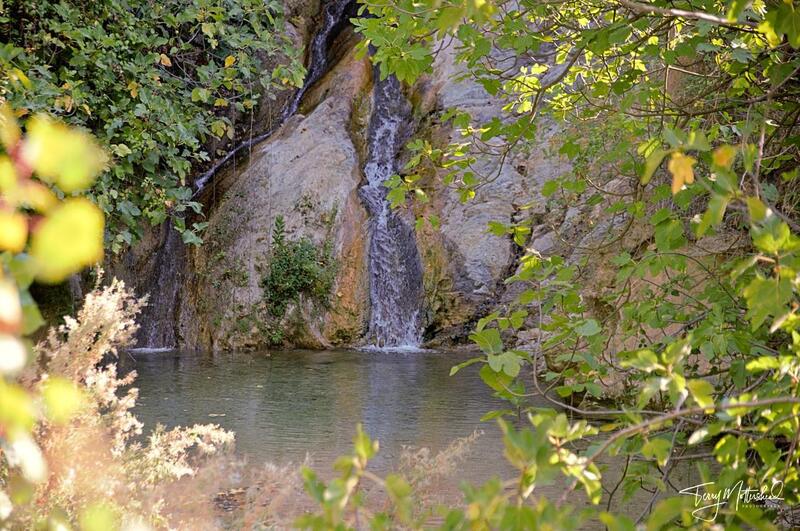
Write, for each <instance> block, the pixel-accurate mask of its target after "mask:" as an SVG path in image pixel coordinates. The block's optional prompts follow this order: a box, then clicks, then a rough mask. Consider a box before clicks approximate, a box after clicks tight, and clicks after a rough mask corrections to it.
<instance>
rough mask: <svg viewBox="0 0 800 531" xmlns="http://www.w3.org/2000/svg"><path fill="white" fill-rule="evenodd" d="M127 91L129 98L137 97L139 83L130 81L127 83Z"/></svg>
mask: <svg viewBox="0 0 800 531" xmlns="http://www.w3.org/2000/svg"><path fill="white" fill-rule="evenodd" d="M128 91H130V93H131V98H135V97H137V96H139V83H137V82H136V81H131V82H130V83H128Z"/></svg>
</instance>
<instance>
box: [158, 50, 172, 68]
mask: <svg viewBox="0 0 800 531" xmlns="http://www.w3.org/2000/svg"><path fill="white" fill-rule="evenodd" d="M158 58H159V62H160V63H161V64H162V65H164V66H172V61H171V60H170V58H169V57H167V56H166V54H163V53H162V54H161V55H160V56H159V57H158Z"/></svg>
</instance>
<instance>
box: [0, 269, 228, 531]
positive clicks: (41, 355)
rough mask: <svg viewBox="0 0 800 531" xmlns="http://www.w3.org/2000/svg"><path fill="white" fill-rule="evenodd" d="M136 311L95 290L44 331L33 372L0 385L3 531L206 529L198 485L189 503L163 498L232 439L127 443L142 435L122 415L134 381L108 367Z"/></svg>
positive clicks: (179, 437)
mask: <svg viewBox="0 0 800 531" xmlns="http://www.w3.org/2000/svg"><path fill="white" fill-rule="evenodd" d="M142 304H143V303H142V301H138V300H136V299H135V298H134V297H133V296H132V294H131V293H130V291H128V290H127V289H126V288H125V286H124V285H123V284H122V283H121V282H118V281H113V282H111V284H110V285H109V286H107V287H105V288H97V289H96V290H95V291H94V292H92V293H90V294H89V295H88V296H87V297H86V300H85V301H84V304H83V307H82V308H81V310H80V311H79V312H78V314H77V315H76V317H75V318H67V319H66V324H64V325H62V326H60V327H59V328H58V329H51V330H50V332H49V335H48V337H47V340H46V341H44V342H42V343H41V344H39V345H38V346H37V347H36V349H35V350H34V361H33V362H32V363H29V364H28V365H27V366H26V367H24V368H23V369H21V370H18V371H17V372H16V374H15V375H13V377H11V375H10V374H9V373H8V372H7V371H6V374H5V377H4V379H3V380H2V384H0V385H2V388H1V389H2V390H0V402H2V404H3V407H2V411H3V414H2V418H1V419H0V422H2V428H3V439H4V440H3V453H2V454H1V455H0V459H2V461H3V463H2V467H0V470H2V472H0V482H2V485H3V488H2V490H0V508H2V514H0V519H2V523H3V526H4V527H8V528H12V529H18V528H38V527H42V526H51V527H63V528H70V527H72V526H76V525H80V528H82V529H118V528H120V527H124V526H129V527H130V526H138V528H145V529H146V528H148V527H150V526H153V527H156V526H159V527H167V526H174V525H175V524H176V523H177V521H176V520H175V518H176V516H177V518H179V521H180V522H181V523H182V525H188V526H191V525H193V524H192V522H195V523H198V522H202V521H208V519H209V518H211V514H210V512H209V507H208V505H209V503H208V501H207V499H208V497H209V496H210V493H209V492H203V491H202V483H201V482H197V483H194V484H192V485H187V484H186V483H182V484H181V487H180V488H181V489H183V490H186V489H187V488H188V489H190V490H192V491H193V492H194V498H195V499H194V500H191V499H190V500H188V501H187V500H181V499H180V498H179V497H176V496H175V495H174V493H173V490H174V489H175V488H176V484H177V482H178V481H179V480H180V479H181V478H184V477H187V476H188V477H194V476H196V475H197V474H198V473H199V471H200V469H201V468H202V467H203V466H204V463H206V462H207V461H208V460H209V458H211V457H213V456H215V455H219V454H220V452H223V451H224V450H225V449H227V448H229V447H230V445H231V443H232V441H233V434H232V433H230V432H226V431H224V430H221V429H220V428H219V427H217V426H213V425H207V426H199V425H197V426H193V427H191V428H175V429H172V430H169V431H166V430H165V429H164V428H163V427H159V428H157V429H156V430H155V431H154V432H153V433H152V434H151V435H150V436H149V437H148V440H147V442H146V444H142V443H141V442H137V439H136V437H137V436H138V435H140V434H141V431H142V425H141V423H139V421H138V420H137V419H136V418H135V417H134V416H133V415H132V414H131V412H130V409H131V408H132V407H133V406H134V405H135V402H136V397H137V390H136V389H135V388H132V387H131V384H132V383H133V382H134V379H135V377H136V373H135V372H131V373H129V374H127V375H126V376H124V377H120V376H119V375H118V373H117V366H116V363H115V362H114V361H113V358H114V357H115V356H116V355H117V352H118V349H120V348H123V347H125V346H126V345H128V344H130V343H131V341H132V339H133V335H134V333H135V332H136V330H137V328H138V327H137V325H136V324H135V322H134V318H135V316H136V315H137V314H138V313H139V311H140V309H141V307H142ZM4 354H5V351H4ZM103 360H105V362H104V363H102V364H101V361H103ZM209 486H210V485H209ZM189 507H190V510H189V511H187V508H189ZM184 511H187V512H189V513H191V512H192V511H193V512H194V513H195V514H184ZM196 519H197V520H196Z"/></svg>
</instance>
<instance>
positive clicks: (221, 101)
mask: <svg viewBox="0 0 800 531" xmlns="http://www.w3.org/2000/svg"><path fill="white" fill-rule="evenodd" d="M227 105H228V100H226V99H225V98H217V99H216V100H214V107H226V106H227Z"/></svg>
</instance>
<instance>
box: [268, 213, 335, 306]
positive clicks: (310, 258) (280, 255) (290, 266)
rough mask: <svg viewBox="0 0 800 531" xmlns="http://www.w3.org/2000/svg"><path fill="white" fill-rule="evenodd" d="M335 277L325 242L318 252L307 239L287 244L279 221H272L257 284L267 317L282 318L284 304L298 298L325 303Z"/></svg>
mask: <svg viewBox="0 0 800 531" xmlns="http://www.w3.org/2000/svg"><path fill="white" fill-rule="evenodd" d="M335 274H336V267H335V265H334V262H333V257H332V253H331V249H330V243H329V242H327V241H326V242H325V243H324V244H323V246H322V248H318V247H317V246H316V245H315V244H314V243H313V242H312V241H311V240H309V239H308V238H301V239H300V240H297V241H287V239H286V225H285V223H284V220H283V217H281V216H278V217H276V218H275V227H274V228H273V230H272V257H271V260H270V262H269V265H268V267H267V274H266V276H265V277H264V279H263V280H262V283H261V284H262V286H263V288H264V299H265V301H266V303H267V308H268V309H269V312H270V314H272V315H273V316H275V317H278V318H280V317H283V314H284V313H285V312H286V307H287V306H288V304H289V303H290V302H294V301H297V300H299V298H300V296H301V295H306V296H309V297H311V298H313V299H315V300H318V301H320V302H323V303H324V302H327V299H328V295H329V293H330V290H331V286H332V285H333V279H334V276H335Z"/></svg>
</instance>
